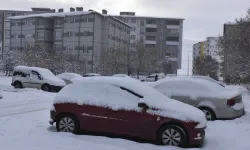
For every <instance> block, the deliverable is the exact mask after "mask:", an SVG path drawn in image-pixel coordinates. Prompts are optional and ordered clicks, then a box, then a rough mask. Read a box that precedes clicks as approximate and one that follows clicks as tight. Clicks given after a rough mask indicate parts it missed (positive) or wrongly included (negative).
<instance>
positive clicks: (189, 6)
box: [0, 0, 250, 70]
mask: <svg viewBox="0 0 250 150" xmlns="http://www.w3.org/2000/svg"><path fill="white" fill-rule="evenodd" d="M0 2H1V5H0V9H16V10H30V7H50V8H53V9H58V8H64V9H66V10H65V11H69V7H76V6H82V7H84V9H85V10H88V9H93V10H96V11H99V12H101V10H102V9H106V10H108V13H109V14H119V12H120V11H135V12H136V14H137V15H147V16H161V17H178V18H183V19H185V21H184V33H183V34H184V39H188V41H187V44H186V45H188V47H189V48H187V46H186V48H185V45H184V48H183V69H184V70H185V69H187V51H190V45H192V44H190V40H193V41H200V40H205V38H206V37H208V36H219V35H222V34H223V24H224V23H226V22H228V21H234V19H235V18H236V17H240V16H242V15H244V14H245V12H246V10H247V9H248V8H249V7H250V1H249V0H0ZM185 42H186V40H184V44H185ZM191 43H192V41H191ZM191 50H192V46H191Z"/></svg>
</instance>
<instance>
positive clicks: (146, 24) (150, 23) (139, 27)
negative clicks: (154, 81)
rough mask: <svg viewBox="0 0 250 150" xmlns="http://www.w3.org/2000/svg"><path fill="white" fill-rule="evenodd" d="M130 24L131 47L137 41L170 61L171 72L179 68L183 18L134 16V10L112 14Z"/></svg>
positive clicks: (175, 71)
mask: <svg viewBox="0 0 250 150" xmlns="http://www.w3.org/2000/svg"><path fill="white" fill-rule="evenodd" d="M114 17H117V18H118V19H120V20H122V21H124V22H125V23H128V24H129V25H130V26H131V32H130V34H131V35H130V36H131V37H130V43H131V49H133V48H135V47H136V43H137V42H142V43H144V44H145V47H146V48H147V47H148V48H153V49H155V50H157V52H158V56H159V58H161V59H165V60H166V59H167V61H168V62H170V63H171V66H172V73H174V74H176V73H177V70H178V69H180V68H181V59H182V33H183V20H184V19H178V18H157V17H147V16H136V15H135V12H120V15H117V16H114Z"/></svg>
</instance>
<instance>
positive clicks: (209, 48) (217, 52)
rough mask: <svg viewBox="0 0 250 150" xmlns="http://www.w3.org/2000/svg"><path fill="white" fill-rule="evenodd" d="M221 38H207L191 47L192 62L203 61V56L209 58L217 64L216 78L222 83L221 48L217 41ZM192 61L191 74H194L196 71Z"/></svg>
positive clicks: (222, 59)
mask: <svg viewBox="0 0 250 150" xmlns="http://www.w3.org/2000/svg"><path fill="white" fill-rule="evenodd" d="M220 38H221V37H207V39H206V41H202V42H198V43H196V44H194V46H193V60H195V59H200V60H201V61H203V59H204V57H205V56H211V57H212V58H213V59H214V60H216V61H217V62H218V63H219V69H218V71H217V76H218V77H219V80H220V81H222V80H223V77H224V73H223V72H224V69H223V68H224V66H223V63H222V62H223V61H224V55H222V48H221V47H220V46H219V40H220ZM195 63H196V62H195V61H193V73H194V74H195V72H196V70H194V68H195V65H196V64H195Z"/></svg>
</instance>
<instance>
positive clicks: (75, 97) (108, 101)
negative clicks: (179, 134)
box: [54, 77, 206, 125]
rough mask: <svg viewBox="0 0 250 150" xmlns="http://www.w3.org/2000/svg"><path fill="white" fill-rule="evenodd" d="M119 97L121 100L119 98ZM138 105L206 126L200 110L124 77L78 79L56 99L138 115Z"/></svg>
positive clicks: (57, 101)
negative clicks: (133, 112)
mask: <svg viewBox="0 0 250 150" xmlns="http://www.w3.org/2000/svg"><path fill="white" fill-rule="evenodd" d="M101 87H102V88H101ZM120 87H122V88H125V89H128V90H130V91H132V92H134V93H136V94H138V95H140V96H142V97H143V98H139V97H136V99H134V97H135V96H134V95H133V94H131V93H129V92H124V90H122V89H121V88H120ZM110 89H111V90H112V91H114V92H113V93H112V94H111V93H109V92H107V91H109V90H110ZM97 93H98V94H97ZM119 94H121V95H122V96H120V97H119V96H118V95H119ZM116 96H117V97H116ZM132 97H133V98H132ZM131 99H132V101H131ZM138 102H142V103H146V104H147V105H148V106H150V107H151V108H157V109H160V110H161V111H153V110H149V111H150V112H151V113H153V114H157V115H161V116H166V117H170V118H176V119H179V120H183V121H196V122H199V123H201V124H203V125H204V124H206V121H205V122H204V118H205V116H204V114H203V113H202V112H201V111H200V110H198V109H196V108H194V107H192V106H189V105H187V104H184V103H181V102H178V101H176V100H172V99H170V98H168V97H166V96H164V95H163V94H161V93H160V92H158V91H157V90H155V89H153V88H151V87H149V86H148V85H146V84H144V83H142V82H140V81H137V80H131V79H127V78H121V77H94V78H93V77H86V78H82V79H79V80H78V82H74V83H73V84H70V85H68V86H66V87H64V88H63V89H62V90H61V91H60V92H59V93H58V95H57V96H56V98H55V101H54V104H57V103H77V104H79V105H82V104H89V105H95V106H102V107H108V108H111V109H114V110H117V109H125V110H135V111H139V110H140V109H139V108H138V106H137V104H138Z"/></svg>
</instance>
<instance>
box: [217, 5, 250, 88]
mask: <svg viewBox="0 0 250 150" xmlns="http://www.w3.org/2000/svg"><path fill="white" fill-rule="evenodd" d="M235 22H236V23H234V24H231V29H230V33H229V34H228V35H227V36H224V37H223V38H221V40H220V45H221V46H222V48H223V50H224V55H225V62H224V63H225V67H226V70H227V72H226V73H227V74H226V78H227V79H226V80H227V81H228V82H237V83H241V80H242V79H244V78H249V77H248V76H249V72H250V9H248V11H247V14H246V16H244V17H241V18H239V19H236V21H235ZM229 79H230V81H229ZM249 81H250V80H249ZM249 81H247V82H249Z"/></svg>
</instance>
